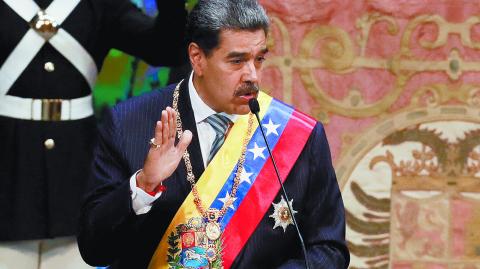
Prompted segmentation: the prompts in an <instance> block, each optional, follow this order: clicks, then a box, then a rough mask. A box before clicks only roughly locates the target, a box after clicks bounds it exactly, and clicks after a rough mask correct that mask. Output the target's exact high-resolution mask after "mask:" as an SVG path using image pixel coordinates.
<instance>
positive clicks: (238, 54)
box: [227, 48, 268, 59]
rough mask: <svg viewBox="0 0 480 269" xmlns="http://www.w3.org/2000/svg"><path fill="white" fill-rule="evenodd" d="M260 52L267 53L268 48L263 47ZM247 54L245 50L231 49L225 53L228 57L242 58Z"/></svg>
mask: <svg viewBox="0 0 480 269" xmlns="http://www.w3.org/2000/svg"><path fill="white" fill-rule="evenodd" d="M260 53H261V54H267V53H268V48H264V49H262V50H261V51H260ZM247 55H248V53H247V52H240V51H232V52H230V53H228V54H227V58H228V59H231V58H243V57H246V56H247Z"/></svg>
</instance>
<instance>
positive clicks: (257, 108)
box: [248, 98, 260, 114]
mask: <svg viewBox="0 0 480 269" xmlns="http://www.w3.org/2000/svg"><path fill="white" fill-rule="evenodd" d="M248 106H249V107H250V111H252V113H253V114H257V113H258V112H260V105H259V104H258V101H257V98H252V99H250V100H248Z"/></svg>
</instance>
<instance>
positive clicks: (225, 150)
mask: <svg viewBox="0 0 480 269" xmlns="http://www.w3.org/2000/svg"><path fill="white" fill-rule="evenodd" d="M271 101H272V97H270V96H268V95H267V94H265V93H263V92H259V95H258V102H259V104H260V107H261V110H260V115H259V116H260V119H261V118H263V116H264V115H265V112H266V111H267V108H268V106H269V105H270V102H271ZM257 127H258V123H257V121H256V120H254V123H253V126H252V133H251V134H250V136H251V135H253V133H254V131H255V129H256V128H257ZM247 129H248V114H247V115H241V116H239V117H238V119H237V120H236V121H235V124H234V125H233V127H232V129H231V130H230V133H229V135H228V136H227V138H226V140H225V142H224V144H223V146H222V147H221V148H220V150H219V151H218V152H217V154H215V157H214V158H213V159H212V161H211V162H210V164H209V165H208V166H207V167H206V168H205V171H204V172H203V174H202V175H201V177H200V179H199V180H198V181H197V189H198V193H199V195H200V197H201V199H202V205H203V206H204V207H206V208H208V207H209V206H210V205H211V204H212V203H213V201H214V199H215V198H216V197H217V195H218V193H219V192H220V190H221V189H222V187H223V185H224V184H225V182H226V181H227V179H228V177H229V175H230V174H231V172H232V170H233V168H234V167H235V165H236V164H237V162H238V159H239V158H240V155H241V150H242V147H241V143H243V139H244V137H245V135H246V134H247ZM250 138H251V137H249V138H248V139H249V140H250ZM195 176H196V177H198V175H195ZM185 180H187V179H185ZM193 217H201V216H200V213H199V212H198V210H197V208H196V207H195V204H194V203H193V195H192V193H191V192H190V193H189V194H188V196H187V198H186V199H185V201H183V204H182V205H181V206H180V208H179V209H178V211H177V213H176V214H175V217H173V220H172V222H171V223H170V225H169V226H168V228H167V230H166V231H165V233H164V234H163V237H162V240H161V241H160V243H159V245H158V247H157V249H156V250H155V253H154V254H153V257H152V260H151V261H150V264H149V266H148V268H149V269H160V268H168V267H169V265H168V263H167V252H168V247H169V246H168V236H169V235H170V234H171V233H172V232H176V227H177V226H178V225H180V224H186V222H187V221H188V220H189V219H190V218H193Z"/></svg>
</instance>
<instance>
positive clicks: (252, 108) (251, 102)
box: [248, 98, 310, 269]
mask: <svg viewBox="0 0 480 269" xmlns="http://www.w3.org/2000/svg"><path fill="white" fill-rule="evenodd" d="M248 106H249V107H250V111H251V112H252V113H253V114H255V117H256V118H257V121H258V126H259V127H260V131H261V132H262V136H263V139H264V140H265V144H267V149H268V154H269V155H270V158H271V159H272V163H273V168H274V169H275V173H276V174H277V179H278V183H279V184H280V187H281V189H282V194H281V195H282V197H283V199H284V200H286V201H287V207H288V213H289V214H290V216H292V221H293V225H294V226H295V229H296V230H297V234H298V238H299V239H300V245H301V246H302V252H303V256H304V257H305V268H307V269H310V266H309V262H308V256H307V248H306V247H305V243H304V242H303V237H302V233H300V228H299V227H298V224H297V220H296V219H295V216H294V215H293V212H292V208H291V207H290V203H289V201H290V200H289V199H288V195H287V192H286V191H285V187H284V186H283V183H282V179H281V178H280V173H279V172H278V168H277V164H276V163H275V159H274V158H273V155H272V151H271V150H270V145H269V144H268V141H267V137H266V136H265V132H264V131H263V128H262V124H261V122H260V117H259V116H258V112H260V105H259V104H258V101H257V98H252V99H250V100H248Z"/></svg>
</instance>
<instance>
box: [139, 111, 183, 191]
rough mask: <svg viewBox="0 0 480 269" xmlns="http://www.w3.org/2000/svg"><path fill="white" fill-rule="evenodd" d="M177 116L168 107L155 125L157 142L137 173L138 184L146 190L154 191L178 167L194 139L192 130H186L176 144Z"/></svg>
mask: <svg viewBox="0 0 480 269" xmlns="http://www.w3.org/2000/svg"><path fill="white" fill-rule="evenodd" d="M176 122H177V116H176V113H175V110H173V109H172V108H171V107H167V108H166V109H165V110H163V111H162V118H161V120H160V121H157V124H156V126H155V144H157V145H158V147H155V146H152V147H151V148H150V150H149V151H148V155H147V159H146V160H145V163H144V165H143V169H142V170H141V171H140V173H138V175H137V186H138V187H139V188H141V189H143V190H144V191H147V192H151V191H153V190H154V189H155V188H156V187H157V186H158V185H160V183H161V182H162V181H163V180H165V179H166V178H168V177H169V176H170V175H172V174H173V172H174V171H175V169H177V167H178V164H179V163H180V160H181V159H182V156H183V153H184V152H185V150H186V149H187V147H188V145H189V144H190V142H191V141H192V132H190V131H189V130H185V131H184V132H183V135H182V137H181V138H180V141H179V142H178V144H177V145H176V146H175V134H176Z"/></svg>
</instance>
